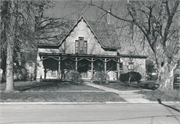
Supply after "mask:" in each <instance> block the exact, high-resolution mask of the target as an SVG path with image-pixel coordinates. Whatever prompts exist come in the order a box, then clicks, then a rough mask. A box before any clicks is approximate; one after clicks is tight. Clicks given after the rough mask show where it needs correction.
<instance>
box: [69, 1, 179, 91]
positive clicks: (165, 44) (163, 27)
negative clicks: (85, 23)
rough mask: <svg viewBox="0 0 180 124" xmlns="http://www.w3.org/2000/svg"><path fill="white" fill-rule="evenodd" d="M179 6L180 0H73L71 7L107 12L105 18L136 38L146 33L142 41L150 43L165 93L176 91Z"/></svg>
mask: <svg viewBox="0 0 180 124" xmlns="http://www.w3.org/2000/svg"><path fill="white" fill-rule="evenodd" d="M72 3H73V4H72ZM179 3H180V1H178V0H177V1H167V0H165V1H129V0H128V1H127V2H123V1H98V2H97V1H93V0H91V1H89V2H84V1H80V0H76V1H71V5H73V7H76V8H78V9H79V10H83V9H84V8H86V9H87V8H92V7H95V8H97V9H99V10H101V11H103V15H107V14H110V15H111V16H112V17H113V18H114V19H116V20H118V21H119V22H125V25H129V27H130V28H129V30H131V34H132V36H133V34H134V32H138V33H140V34H142V36H143V37H140V39H143V41H144V42H147V43H148V45H149V47H150V48H151V50H152V52H153V54H154V59H155V62H156V65H157V70H158V80H157V81H158V83H159V84H160V87H159V89H161V90H167V89H172V88H173V79H174V77H173V71H174V69H176V68H177V61H178V60H179V59H180V46H179V44H180V43H179V27H180V25H179V22H178V20H179V12H180V8H179ZM81 7H82V8H81ZM109 10H111V11H109Z"/></svg>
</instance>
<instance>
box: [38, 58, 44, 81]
mask: <svg viewBox="0 0 180 124" xmlns="http://www.w3.org/2000/svg"><path fill="white" fill-rule="evenodd" d="M43 69H44V68H43V57H42V56H41V58H40V75H39V76H40V82H42V77H43Z"/></svg>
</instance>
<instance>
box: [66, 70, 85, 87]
mask: <svg viewBox="0 0 180 124" xmlns="http://www.w3.org/2000/svg"><path fill="white" fill-rule="evenodd" d="M66 80H67V81H70V82H71V83H73V84H82V83H83V80H82V79H81V75H80V73H79V72H78V71H73V70H71V71H69V72H67V73H66Z"/></svg>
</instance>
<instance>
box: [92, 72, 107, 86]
mask: <svg viewBox="0 0 180 124" xmlns="http://www.w3.org/2000/svg"><path fill="white" fill-rule="evenodd" d="M93 80H94V82H97V83H99V84H104V83H107V82H108V80H109V75H108V74H107V73H105V72H96V74H95V76H94V78H93Z"/></svg>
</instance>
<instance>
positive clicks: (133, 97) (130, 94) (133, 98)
mask: <svg viewBox="0 0 180 124" xmlns="http://www.w3.org/2000/svg"><path fill="white" fill-rule="evenodd" d="M85 84H86V85H88V86H91V87H95V88H98V89H102V90H105V91H107V92H113V93H116V94H118V95H119V96H120V97H121V98H123V99H125V100H126V101H127V102H128V103H150V101H149V100H147V99H145V98H143V97H144V96H143V95H142V94H137V93H136V92H137V91H139V90H131V91H119V90H116V89H113V88H108V87H105V86H101V85H96V84H94V83H90V82H85Z"/></svg>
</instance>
